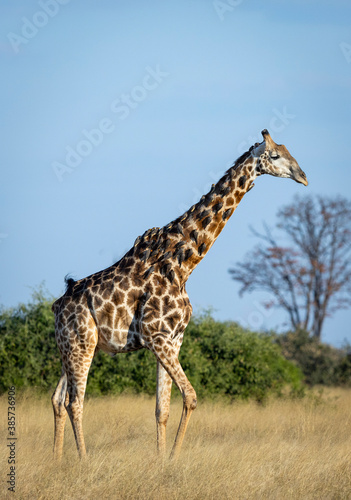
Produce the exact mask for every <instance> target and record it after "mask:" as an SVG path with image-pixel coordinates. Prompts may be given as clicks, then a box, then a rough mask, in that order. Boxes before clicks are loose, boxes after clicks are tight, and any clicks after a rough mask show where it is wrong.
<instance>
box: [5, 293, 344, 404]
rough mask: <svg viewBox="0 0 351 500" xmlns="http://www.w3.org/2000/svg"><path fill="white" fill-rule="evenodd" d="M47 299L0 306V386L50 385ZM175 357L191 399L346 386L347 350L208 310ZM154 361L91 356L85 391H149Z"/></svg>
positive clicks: (53, 358) (52, 364) (52, 365)
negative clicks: (247, 325) (223, 318)
mask: <svg viewBox="0 0 351 500" xmlns="http://www.w3.org/2000/svg"><path fill="white" fill-rule="evenodd" d="M51 303H52V300H51V298H49V297H47V296H45V294H44V293H43V292H42V291H41V290H38V291H36V292H34V294H33V298H32V301H31V302H30V303H28V304H20V305H19V306H18V307H16V308H13V309H4V308H3V309H2V310H1V312H0V391H1V392H2V393H3V392H5V391H6V390H7V388H8V387H9V386H12V385H15V386H16V388H17V390H20V389H24V388H29V387H31V388H33V387H35V388H36V389H39V390H44V391H47V390H50V391H51V390H53V389H54V387H55V385H56V383H57V381H58V378H59V375H60V370H61V368H60V367H61V361H60V356H59V352H58V349H57V346H56V342H55V337H54V316H53V313H52V311H51ZM180 360H181V363H182V366H183V367H184V370H185V371H186V373H187V375H188V377H189V379H190V381H191V382H192V384H193V385H194V387H195V389H196V391H197V394H198V396H199V397H202V398H203V397H210V398H211V397H215V396H216V397H217V396H224V397H229V399H237V398H240V399H248V398H253V399H255V400H257V401H263V400H264V399H265V398H266V397H267V396H269V395H270V394H276V395H281V394H282V393H285V394H286V393H287V392H289V393H290V394H292V395H294V396H296V395H302V394H303V392H304V382H306V383H307V384H309V385H315V384H324V385H344V386H346V385H348V384H350V380H351V356H350V354H349V352H348V349H347V348H345V349H344V350H337V349H334V348H332V347H331V346H328V345H326V344H322V343H320V342H318V341H317V340H315V339H314V338H313V337H311V336H309V335H308V334H307V333H304V332H303V331H300V332H290V333H287V334H285V335H279V336H277V335H276V334H274V333H257V332H252V331H249V330H245V329H243V328H242V327H240V326H239V325H238V324H236V323H234V322H220V321H215V320H214V319H213V318H212V317H211V315H210V314H209V313H204V314H203V315H200V316H198V317H193V318H192V320H191V321H190V323H189V325H188V328H187V330H186V333H185V336H184V342H183V346H182V349H181V351H180ZM155 390H156V362H155V359H154V356H153V354H152V353H150V352H148V351H147V350H141V351H138V352H134V353H129V354H120V355H117V356H115V357H114V358H111V357H110V356H108V355H106V354H104V353H102V352H100V353H99V354H98V355H97V356H96V358H95V359H94V361H93V364H92V367H91V370H90V375H89V379H88V386H87V394H88V395H89V394H90V395H107V394H117V393H122V392H127V393H134V394H136V393H144V394H148V395H154V394H155ZM176 392H177V391H176Z"/></svg>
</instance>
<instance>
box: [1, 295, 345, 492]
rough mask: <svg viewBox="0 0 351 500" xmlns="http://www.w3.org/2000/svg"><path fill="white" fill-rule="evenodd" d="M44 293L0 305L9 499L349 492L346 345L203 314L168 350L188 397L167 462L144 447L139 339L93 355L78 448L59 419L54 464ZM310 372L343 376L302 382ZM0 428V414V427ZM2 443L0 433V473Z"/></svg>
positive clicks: (148, 372)
mask: <svg viewBox="0 0 351 500" xmlns="http://www.w3.org/2000/svg"><path fill="white" fill-rule="evenodd" d="M51 303H52V300H51V298H50V297H48V296H47V295H45V294H44V293H43V292H42V291H41V290H38V291H36V292H35V293H34V294H33V298H32V301H31V302H30V303H28V304H20V305H19V306H18V307H16V308H13V309H5V308H3V309H2V310H1V313H0V389H1V393H3V395H2V396H0V411H1V414H3V415H6V412H7V408H8V404H9V403H8V399H7V391H8V387H9V386H15V387H16V405H15V406H16V436H17V441H16V486H15V491H16V493H15V495H16V497H17V498H20V499H32V498H36V499H40V500H46V499H48V500H49V499H50V500H56V499H71V498H75V499H77V500H79V499H84V500H85V499H90V498H91V499H93V498H97V497H99V498H118V499H133V500H134V499H143V500H144V499H145V498H150V499H157V500H163V499H165V500H166V499H167V500H172V499H178V498H187V499H201V500H202V499H207V498H208V499H210V498H228V499H232V498H235V499H246V498H250V499H251V498H252V499H260V500H261V499H280V498H287V499H289V498H291V499H294V500H295V499H304V500H305V499H320V498H323V499H324V498H326V499H327V498H348V497H349V494H350V491H351V473H350V467H349V463H350V445H351V438H350V436H351V420H350V417H349V415H350V413H349V408H350V405H351V389H348V388H347V386H349V385H350V364H351V363H350V356H349V355H348V350H347V348H345V349H344V350H337V349H334V348H332V347H331V346H327V345H325V344H322V343H321V342H319V341H318V340H316V339H314V338H313V337H311V336H310V335H308V333H305V332H303V331H299V332H288V333H286V334H285V335H279V336H277V335H276V334H274V333H256V332H251V331H248V330H245V329H243V328H242V327H240V326H239V325H237V324H236V323H233V322H219V321H215V320H214V319H213V318H212V317H211V315H210V314H209V313H205V314H203V315H200V316H198V317H194V318H192V320H191V322H190V324H189V326H188V328H187V331H186V334H185V338H184V343H183V348H182V349H181V355H180V357H181V362H182V365H183V367H184V369H185V371H186V373H187V375H188V376H189V379H190V380H191V382H192V383H193V385H194V387H195V389H196V391H197V394H198V396H199V408H198V409H197V410H196V411H195V412H194V414H193V417H192V420H191V422H190V425H189V431H188V433H187V436H186V439H185V442H184V445H183V449H182V453H181V459H180V461H179V462H178V463H174V462H168V461H166V462H165V463H163V464H161V463H160V462H159V459H158V457H157V455H156V432H155V431H156V429H155V417H154V410H155V397H154V394H155V384H156V363H155V359H154V357H153V355H152V354H151V353H150V352H148V351H146V350H142V351H138V352H135V353H130V354H121V355H117V356H116V357H115V358H111V357H109V356H107V355H105V354H103V353H99V354H98V355H97V357H96V359H95V360H94V362H93V365H92V368H91V372H90V376H89V382H88V391H87V392H88V397H87V399H86V402H85V410H84V431H85V437H86V445H87V450H88V460H86V461H84V462H79V461H78V460H77V452H76V448H75V442H74V437H73V434H72V430H71V426H70V425H67V426H66V427H67V429H66V437H65V444H64V459H63V462H62V463H61V464H60V465H58V464H57V463H55V462H54V461H53V460H52V444H53V443H52V441H53V414H52V407H51V402H50V393H51V392H52V391H53V389H54V387H55V384H56V383H57V380H58V378H59V374H60V369H61V364H60V357H59V353H58V350H57V347H56V343H55V338H54V318H53V314H52V312H51ZM315 384H319V385H320V384H324V385H334V386H335V385H339V386H342V387H338V388H336V387H333V388H324V389H320V388H316V389H313V388H312V389H306V387H307V386H308V385H309V386H313V385H315ZM177 392H178V391H177V390H176V389H175V393H177ZM151 395H152V396H151ZM94 396H99V397H94ZM257 403H264V404H257ZM181 406H182V404H181V401H180V400H179V398H173V399H172V404H171V416H170V420H169V423H168V426H167V435H168V448H169V450H170V447H171V445H172V441H173V439H174V436H175V434H176V430H177V425H178V422H179V414H180V412H181ZM6 427H7V421H6V419H5V418H3V419H2V420H1V422H0V432H1V434H2V435H3V436H6V435H7V428H6ZM5 440H6V438H5ZM8 453H9V449H8V448H7V447H6V446H2V447H1V450H0V460H1V463H2V464H5V468H4V470H5V472H6V467H7V469H8V467H9V466H8V462H7V460H8ZM6 473H7V472H6ZM7 486H8V485H7V484H6V481H3V485H2V487H1V488H3V489H2V491H1V493H0V497H1V498H12V496H11V495H13V493H12V492H10V491H8V490H7Z"/></svg>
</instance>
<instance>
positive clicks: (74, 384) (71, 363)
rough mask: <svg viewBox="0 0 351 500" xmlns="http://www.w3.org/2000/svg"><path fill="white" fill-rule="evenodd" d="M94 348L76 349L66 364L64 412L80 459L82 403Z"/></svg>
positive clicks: (81, 447) (81, 455) (82, 442)
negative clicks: (71, 429)
mask: <svg viewBox="0 0 351 500" xmlns="http://www.w3.org/2000/svg"><path fill="white" fill-rule="evenodd" d="M94 350H95V346H89V347H88V348H86V347H85V348H78V352H77V351H76V352H75V354H74V355H73V353H71V356H70V357H69V359H68V360H67V362H66V370H67V392H68V396H69V397H68V399H67V400H66V403H67V404H66V410H67V413H68V416H69V418H70V421H71V424H72V427H73V432H74V437H75V440H76V445H77V450H78V453H79V456H80V458H84V457H85V455H86V449H85V443H84V435H83V427H82V420H83V403H84V396H85V389H86V385H87V379H88V372H89V368H90V365H91V362H92V360H93V358H94Z"/></svg>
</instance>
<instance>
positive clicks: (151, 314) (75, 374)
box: [52, 129, 308, 458]
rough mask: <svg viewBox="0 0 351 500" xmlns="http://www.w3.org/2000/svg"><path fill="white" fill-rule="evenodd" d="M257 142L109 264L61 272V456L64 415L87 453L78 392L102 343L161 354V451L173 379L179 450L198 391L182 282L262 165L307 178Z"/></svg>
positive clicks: (281, 153) (272, 146) (57, 411)
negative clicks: (184, 357)
mask: <svg viewBox="0 0 351 500" xmlns="http://www.w3.org/2000/svg"><path fill="white" fill-rule="evenodd" d="M262 136H263V141H262V142H261V143H256V144H255V145H254V146H251V147H250V149H249V150H248V151H247V152H246V153H244V154H243V155H242V156H240V158H238V159H237V160H236V162H235V163H234V165H233V166H232V167H231V168H229V170H227V172H226V173H225V174H224V176H223V177H222V178H221V179H220V180H219V181H218V182H217V184H213V185H212V188H211V190H210V191H209V192H208V193H207V194H206V195H204V196H202V198H201V199H200V201H199V202H198V203H196V204H195V205H193V206H192V207H191V208H190V209H189V210H188V211H187V212H185V213H184V214H183V215H182V216H180V217H178V218H177V219H175V220H174V221H172V222H171V223H169V224H167V225H166V226H164V227H162V228H152V229H149V230H147V231H146V232H145V233H144V234H143V235H142V236H139V237H138V238H137V239H136V240H135V243H134V246H133V247H132V248H131V249H130V250H129V251H128V252H127V253H126V254H125V255H124V257H122V259H121V260H119V261H118V262H116V263H115V264H114V265H112V266H110V267H108V268H107V269H104V270H102V271H100V272H97V273H95V274H92V275H90V276H88V277H86V278H83V279H80V280H78V281H75V280H73V279H71V278H69V279H66V291H65V294H64V295H63V296H62V297H60V298H59V299H58V300H56V302H54V304H53V306H52V309H53V311H54V313H55V335H56V341H57V345H58V348H59V351H60V354H61V358H62V374H61V378H60V380H59V382H58V384H57V387H56V389H55V392H54V394H53V396H52V404H53V409H54V419H55V437H54V455H55V457H57V458H61V455H62V449H63V435H64V425H65V420H66V416H67V414H68V415H69V418H70V421H71V424H72V427H73V431H74V436H75V440H76V445H77V449H78V453H79V456H80V457H84V456H85V455H86V449H85V444H84V436H83V430H82V415H83V401H84V394H85V388H86V382H87V377H88V372H89V368H90V365H91V362H92V360H93V358H94V355H95V354H96V353H97V352H98V350H100V349H102V350H103V351H104V352H107V353H109V354H110V355H112V356H113V355H115V354H117V353H123V352H130V351H135V350H138V349H143V348H144V349H149V350H150V351H152V352H153V354H154V355H155V357H156V360H157V389H156V411H155V415H156V428H157V450H158V452H159V454H160V455H161V456H164V455H165V451H166V425H167V420H168V415H169V407H170V397H171V386H172V382H174V383H175V384H176V386H177V387H178V389H179V391H180V392H181V394H182V397H183V409H182V414H181V419H180V423H179V428H178V431H177V434H176V437H175V441H174V444H173V448H172V452H171V457H174V458H176V457H177V456H178V455H179V452H180V449H181V445H182V442H183V438H184V435H185V432H186V429H187V425H188V422H189V419H190V416H191V414H192V412H193V410H194V409H195V408H196V405H197V401H196V393H195V390H194V388H193V387H192V385H191V384H190V382H189V380H188V379H187V377H186V375H185V373H184V371H183V369H182V367H181V365H180V363H179V360H178V354H179V350H180V347H181V344H182V340H183V334H184V330H185V328H186V326H187V324H188V322H189V320H190V317H191V314H192V306H191V304H190V301H189V298H188V295H187V292H186V290H185V284H186V281H187V280H188V278H189V276H190V274H191V273H192V271H193V270H194V268H195V267H196V266H197V265H198V263H199V262H200V261H201V260H202V259H203V258H204V256H205V255H206V254H207V252H208V251H209V249H210V248H211V246H212V245H213V243H214V242H215V240H216V239H217V237H218V236H219V234H220V233H221V231H222V230H223V228H224V226H225V225H226V223H227V222H228V220H229V218H230V217H231V215H232V214H233V212H234V210H235V208H236V207H237V205H238V204H239V202H240V201H241V199H242V197H243V196H244V194H245V193H246V192H248V191H250V190H251V189H252V187H253V185H254V184H253V181H254V180H255V178H256V177H258V176H260V175H262V174H270V175H273V176H277V177H287V178H291V179H293V180H295V181H296V182H299V183H302V184H304V185H305V186H307V184H308V182H307V179H306V175H305V173H304V172H303V171H302V170H301V169H300V167H299V165H298V163H297V162H296V160H295V159H294V158H293V157H292V156H291V155H290V153H289V152H288V150H287V149H286V147H285V146H283V145H278V144H276V143H275V142H274V141H273V139H272V138H271V136H270V135H269V133H268V131H267V130H266V129H265V130H263V131H262Z"/></svg>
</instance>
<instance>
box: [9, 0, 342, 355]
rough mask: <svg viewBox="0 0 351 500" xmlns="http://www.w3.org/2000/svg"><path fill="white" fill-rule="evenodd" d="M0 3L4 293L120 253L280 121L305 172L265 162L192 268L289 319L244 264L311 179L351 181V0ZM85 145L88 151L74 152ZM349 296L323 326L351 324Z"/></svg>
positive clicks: (240, 309) (19, 296) (57, 283)
mask: <svg viewBox="0 0 351 500" xmlns="http://www.w3.org/2000/svg"><path fill="white" fill-rule="evenodd" d="M1 11H2V13H1V19H0V33H1V39H0V56H1V63H2V78H1V81H0V87H1V94H0V95H1V104H2V118H3V119H2V120H1V137H2V141H1V143H2V148H1V177H2V179H1V187H0V189H1V196H0V204H1V215H2V217H1V220H0V255H1V257H0V259H1V283H0V302H1V303H2V304H4V305H5V306H14V305H16V304H17V303H18V302H21V301H27V300H28V299H29V297H30V294H31V292H32V288H33V287H36V286H38V285H39V284H40V283H41V282H43V281H45V284H46V287H47V289H48V290H49V291H50V292H51V293H52V294H53V295H54V296H59V295H60V294H61V293H62V292H63V289H64V286H63V277H64V276H65V275H66V274H67V273H71V274H72V275H73V276H74V277H76V278H81V277H84V276H86V275H88V274H91V273H93V272H95V271H98V270H100V269H103V268H105V267H107V266H109V265H111V264H112V263H113V262H114V261H116V260H117V259H118V258H119V257H121V256H122V255H123V254H124V253H125V252H126V251H127V250H128V249H129V248H130V247H131V246H132V244H133V242H134V240H135V238H136V237H137V236H138V235H139V234H141V233H143V232H144V230H145V229H147V228H149V227H154V226H162V225H164V224H166V223H167V222H169V221H171V220H172V219H174V218H176V217H177V216H178V215H179V214H180V213H182V212H183V211H184V210H186V208H188V207H189V206H190V205H191V204H192V203H194V202H195V201H197V200H198V199H199V198H200V196H201V195H202V194H203V193H204V192H206V190H207V189H208V188H209V186H210V185H211V184H212V183H213V182H215V181H216V180H217V179H219V177H220V175H221V174H222V173H223V171H224V170H225V169H227V168H228V167H229V166H230V165H231V164H232V163H233V161H234V160H235V159H236V158H237V157H238V156H239V155H240V154H241V153H242V152H243V151H244V150H245V149H247V148H248V147H249V146H250V145H251V144H252V143H253V142H255V141H257V140H260V131H261V130H262V129H263V128H268V129H269V131H270V132H271V135H272V137H273V139H274V140H275V141H276V142H278V143H283V144H285V145H286V146H287V147H288V149H289V151H290V152H291V154H292V155H293V156H294V157H295V158H296V159H297V161H298V162H299V164H300V166H301V167H302V168H303V170H304V171H305V172H306V174H307V177H308V180H309V182H310V184H309V186H308V187H307V188H305V187H304V186H302V185H299V184H296V183H294V182H292V181H290V180H286V179H276V178H273V177H269V176H264V177H262V178H260V179H258V180H257V182H256V183H255V184H256V185H255V188H254V190H253V191H252V192H250V193H249V194H248V195H247V196H245V198H244V199H243V201H242V202H241V204H240V206H239V207H238V209H237V211H236V212H235V214H234V215H233V217H232V219H231V220H230V222H229V223H228V225H227V226H226V228H225V230H224V231H223V233H222V234H221V235H220V237H219V239H218V241H217V242H216V243H215V245H214V247H213V248H212V249H211V251H210V252H209V254H208V255H207V256H206V258H205V259H204V260H203V261H202V262H201V264H200V265H199V267H198V268H197V269H196V270H195V271H194V273H193V274H192V276H191V277H190V279H189V282H188V286H187V289H188V293H189V296H190V300H191V302H192V304H193V306H194V308H195V310H199V309H200V308H206V307H208V306H212V307H213V308H214V309H215V316H216V317H217V318H219V319H232V320H240V322H241V323H242V324H244V325H245V326H251V327H253V328H256V329H260V328H275V327H277V326H279V325H281V324H282V322H283V321H284V315H283V314H281V313H280V312H278V311H274V312H273V311H271V312H269V313H267V312H265V311H263V310H262V309H261V306H260V301H261V300H262V298H264V296H263V295H261V294H258V293H257V294H251V295H248V296H246V297H244V298H243V299H241V298H239V296H238V285H237V284H236V283H234V282H233V281H232V280H230V277H229V274H228V268H229V267H230V266H231V265H232V264H234V263H235V262H237V261H239V260H241V259H242V258H243V257H244V255H245V253H246V252H247V251H249V250H250V249H251V248H252V247H253V246H254V244H255V238H254V237H253V236H252V235H251V233H250V230H249V226H254V227H255V228H256V229H260V228H261V227H262V222H263V221H265V222H267V223H268V224H269V225H274V222H275V214H276V212H277V210H278V208H279V207H281V206H282V205H283V204H285V203H290V202H292V201H293V199H294V196H295V195H296V194H300V195H302V196H303V195H304V194H307V193H311V194H321V195H336V194H341V195H343V196H346V197H349V196H350V187H349V186H350V181H351V169H350V165H349V152H348V147H349V144H350V116H351V113H350V111H351V110H350V107H351V106H350V89H351V29H350V28H351V4H350V3H349V2H347V1H322V0H319V1H318V2H317V1H309V2H303V1H295V2H289V3H287V2H278V1H273V0H271V1H269V0H268V1H266V2H259V1H249V0H242V1H240V0H223V1H219V0H218V1H207V0H201V1H200V0H191V1H189V0H179V1H177V2H175V1H173V2H171V1H164V0H163V1H154V2H142V1H134V2H116V1H112V0H100V1H92V0H88V1H84V2H83V0H81V1H79V0H60V1H59V0H42V1H31V0H26V1H24V0H18V1H16V2H12V1H10V0H7V1H6V0H5V1H4V2H2V7H1ZM72 151H75V153H73V152H72ZM350 323H351V311H350V310H349V311H342V312H339V313H338V314H336V315H335V316H334V317H333V318H329V319H328V320H327V322H326V325H325V329H324V337H323V338H324V340H326V341H329V342H333V343H334V344H335V345H341V344H342V342H343V339H348V340H349V341H350V342H351V332H350Z"/></svg>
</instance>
